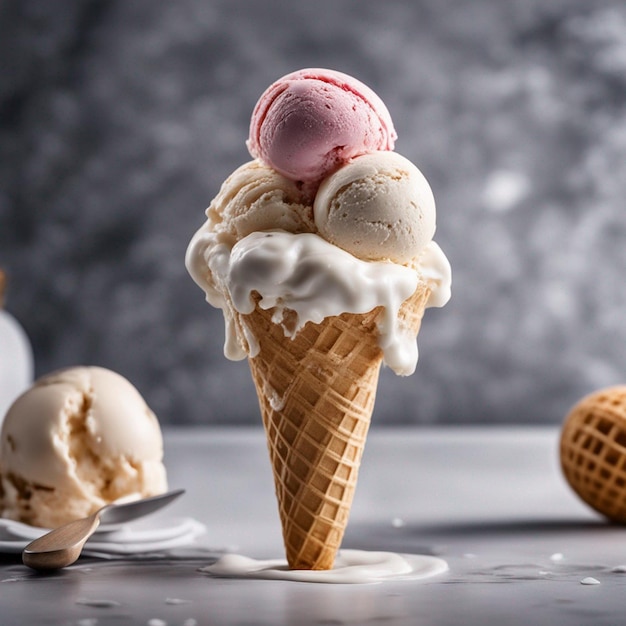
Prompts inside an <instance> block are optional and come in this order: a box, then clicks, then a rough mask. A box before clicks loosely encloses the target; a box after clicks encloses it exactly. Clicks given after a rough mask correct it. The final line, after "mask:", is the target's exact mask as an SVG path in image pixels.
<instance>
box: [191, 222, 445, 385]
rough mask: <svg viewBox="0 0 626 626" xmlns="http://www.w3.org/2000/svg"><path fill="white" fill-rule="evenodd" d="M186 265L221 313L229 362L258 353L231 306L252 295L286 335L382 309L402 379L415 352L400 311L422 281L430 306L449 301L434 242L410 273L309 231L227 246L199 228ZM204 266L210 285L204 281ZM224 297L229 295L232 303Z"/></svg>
mask: <svg viewBox="0 0 626 626" xmlns="http://www.w3.org/2000/svg"><path fill="white" fill-rule="evenodd" d="M187 267H188V269H189V271H190V273H191V275H192V277H193V278H194V280H195V281H196V283H198V285H199V286H201V287H202V288H203V289H204V290H205V292H206V294H207V300H208V301H209V302H210V303H211V304H212V305H213V306H218V307H219V308H221V309H223V311H224V318H225V322H226V343H225V348H224V352H225V354H226V356H227V357H228V358H230V359H232V360H240V359H243V358H246V357H247V356H251V357H254V356H256V351H257V350H258V344H257V342H256V340H255V338H254V336H253V335H252V333H251V332H250V331H249V329H248V328H246V327H245V325H242V326H244V327H243V328H241V330H240V331H239V332H242V333H243V334H244V337H243V338H240V337H238V336H237V332H238V328H237V326H236V325H235V324H234V323H233V312H232V311H231V310H230V307H231V306H232V307H233V308H234V309H235V311H237V312H239V313H242V314H248V313H251V312H252V311H253V310H254V307H255V301H254V299H253V298H252V294H253V292H257V293H258V294H260V296H261V299H260V301H259V306H260V308H262V309H271V308H275V314H274V318H273V321H274V322H275V323H277V324H281V325H282V326H283V330H284V332H285V335H286V336H289V337H293V336H295V335H296V334H297V332H298V331H299V330H300V329H302V328H303V327H304V325H305V324H307V323H308V322H313V323H316V324H318V323H320V322H321V321H322V320H323V319H325V318H326V317H331V316H334V315H341V314H342V313H367V312H368V311H371V310H372V309H374V308H376V307H378V306H382V307H383V309H384V313H383V315H382V317H381V321H380V325H379V332H380V336H379V344H380V347H381V349H382V350H383V358H384V361H385V363H386V364H387V365H388V366H389V367H390V368H391V369H392V370H393V371H394V372H395V373H396V374H399V375H405V376H406V375H409V374H412V373H413V371H414V370H415V366H416V364H417V358H418V351H417V344H416V342H415V340H414V338H413V337H407V333H406V332H403V328H402V327H401V325H400V323H399V322H398V310H399V309H400V306H401V305H402V303H403V302H404V300H406V299H407V298H408V297H409V296H410V295H411V294H412V293H413V292H414V291H415V289H416V287H417V285H418V281H419V280H427V281H428V282H429V283H430V284H431V285H432V291H431V295H430V298H429V301H428V303H427V306H443V304H445V303H446V302H447V300H448V299H449V297H450V265H449V262H448V260H447V258H446V257H445V255H444V254H443V252H442V251H441V248H439V246H438V245H437V244H436V243H435V242H430V243H429V244H428V246H427V247H426V249H425V250H424V252H423V254H422V256H421V257H420V263H419V266H418V268H417V270H414V269H412V268H409V267H406V266H404V265H400V264H396V263H391V262H385V261H362V260H361V259H358V258H357V257H355V256H353V255H352V254H350V253H348V252H346V251H345V250H342V249H341V248H338V247H337V246H334V245H332V244H330V243H329V242H327V241H326V240H324V239H322V238H321V237H319V236H318V235H316V234H312V233H300V234H292V233H287V232H284V231H278V230H276V231H264V232H256V233H252V234H250V235H248V236H247V237H244V238H243V239H241V240H240V241H238V242H237V243H236V244H235V245H234V246H233V247H232V248H231V247H230V246H229V245H227V244H226V243H219V240H218V238H216V237H215V236H214V235H211V234H210V233H207V232H205V231H204V229H201V230H200V231H199V232H198V233H197V234H196V236H195V237H194V240H193V241H192V243H191V245H190V246H189V251H188V254H187ZM207 267H208V268H209V270H210V271H211V274H212V278H213V281H214V282H215V285H211V284H210V283H209V282H208V281H207V279H206V270H207ZM222 293H228V294H230V302H227V301H226V299H225V298H224V297H223V296H222V295H221V294H222ZM286 310H289V311H293V312H295V314H296V321H295V325H288V324H287V323H286V321H285V320H286V318H285V311H286ZM292 321H293V318H290V322H292ZM240 339H243V341H241V340H240ZM242 344H243V345H247V346H248V349H249V354H247V353H246V351H245V350H244V349H243V347H242Z"/></svg>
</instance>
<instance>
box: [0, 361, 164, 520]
mask: <svg viewBox="0 0 626 626" xmlns="http://www.w3.org/2000/svg"><path fill="white" fill-rule="evenodd" d="M162 459H163V440H162V435H161V429H160V426H159V423H158V421H157V418H156V417H155V415H154V413H153V412H152V411H151V410H150V408H149V407H148V406H147V404H146V403H145V401H144V400H143V398H142V397H141V395H140V394H139V392H138V391H137V389H135V387H133V385H131V383H130V382H128V381H127V380H126V379H125V378H124V377H122V376H120V375H119V374H116V373H115V372H112V371H110V370H107V369H104V368H100V367H76V368H71V369H66V370H61V371H59V372H55V373H53V374H50V375H48V376H45V377H43V378H40V379H39V380H37V381H36V382H35V383H34V385H33V386H32V387H31V388H30V389H29V390H28V391H26V392H25V393H23V394H22V395H21V396H20V397H19V398H17V400H16V401H15V402H14V403H13V405H12V406H11V407H10V409H9V411H8V412H7V414H6V417H5V420H4V423H3V424H2V431H1V433H0V481H1V482H0V515H1V516H2V517H7V518H10V519H15V520H18V521H22V522H25V523H28V524H32V525H35V526H44V527H54V526H59V525H61V524H64V523H66V522H68V521H71V520H73V519H76V518H79V517H84V516H86V515H89V514H91V513H92V512H94V511H95V510H96V509H98V508H100V507H102V506H104V505H105V504H108V503H109V502H113V501H115V500H118V499H120V498H125V499H127V498H134V497H137V498H138V497H147V496H152V495H156V494H159V493H162V492H164V491H166V489H167V479H166V472H165V468H164V466H163V463H162Z"/></svg>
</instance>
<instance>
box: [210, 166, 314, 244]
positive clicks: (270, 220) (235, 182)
mask: <svg viewBox="0 0 626 626" xmlns="http://www.w3.org/2000/svg"><path fill="white" fill-rule="evenodd" d="M206 215H207V224H206V228H207V229H209V230H211V231H215V232H219V233H220V240H221V241H222V242H227V243H229V244H231V245H232V244H234V243H235V242H237V241H239V240H240V239H242V238H243V237H245V236H246V235H249V234H250V233H253V232H257V231H262V230H269V229H273V228H280V229H282V230H286V231H287V232H290V233H306V232H314V231H315V224H314V222H313V208H312V206H310V204H309V203H307V202H306V200H305V199H304V196H303V195H302V192H301V191H300V189H299V187H298V186H297V185H296V183H294V182H293V181H291V180H289V179H287V178H285V177H284V176H282V175H281V174H279V173H278V172H276V171H274V170H273V169H272V168H271V167H268V166H266V165H263V164H262V163H261V162H260V161H257V160H254V161H250V162H248V163H244V164H243V165H242V166H241V167H239V168H237V169H236V170H235V171H234V172H233V173H232V174H231V175H230V176H229V177H228V178H227V179H226V180H225V181H224V183H223V184H222V187H221V189H220V191H219V193H218V194H217V196H216V197H215V198H214V199H213V201H212V202H211V204H210V206H209V208H208V209H207V211H206Z"/></svg>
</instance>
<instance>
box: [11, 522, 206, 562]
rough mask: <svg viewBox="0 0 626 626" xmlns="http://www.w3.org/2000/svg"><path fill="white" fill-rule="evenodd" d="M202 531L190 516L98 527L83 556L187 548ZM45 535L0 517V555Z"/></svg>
mask: <svg viewBox="0 0 626 626" xmlns="http://www.w3.org/2000/svg"><path fill="white" fill-rule="evenodd" d="M205 531H206V527H205V526H204V524H201V523H200V522H198V521H197V520H195V519H193V518H190V517H177V518H169V519H167V518H146V519H141V520H136V521H134V522H129V523H128V524H122V525H116V526H114V527H108V528H107V527H103V528H99V529H98V531H97V532H96V533H94V534H93V535H92V536H91V537H90V538H89V539H88V540H87V543H86V544H85V549H84V550H83V554H86V555H87V554H90V553H96V552H97V553H106V554H139V553H145V552H154V551H158V550H165V549H167V548H173V547H180V546H185V545H189V544H190V543H193V541H194V540H195V539H196V538H197V537H199V536H200V535H202V534H203V533H204V532H205ZM46 532H48V531H47V530H46V529H45V528H36V527H34V526H29V525H27V524H22V523H20V522H14V521H12V520H7V519H4V518H0V553H5V554H7V553H11V554H16V553H19V552H21V551H22V550H23V549H24V548H25V547H26V546H27V544H28V543H30V542H31V541H32V540H33V539H36V538H37V537H41V535H43V534H45V533H46Z"/></svg>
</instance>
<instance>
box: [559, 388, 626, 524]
mask: <svg viewBox="0 0 626 626" xmlns="http://www.w3.org/2000/svg"><path fill="white" fill-rule="evenodd" d="M560 453H561V467H562V469H563V473H564V475H565V478H566V479H567V481H568V483H569V484H570V486H571V487H572V489H573V490H574V491H575V492H576V493H577V494H578V495H579V496H580V498H581V499H582V500H583V501H584V502H586V503H587V504H588V505H589V506H591V507H592V508H594V509H595V510H596V511H598V512H599V513H601V514H602V515H604V516H606V517H607V518H609V519H610V520H613V521H615V522H620V523H626V386H624V385H622V386H618V387H609V388H607V389H602V390H600V391H597V392H595V393H593V394H591V395H589V396H586V397H585V398H583V399H582V400H581V401H580V402H578V404H576V405H575V406H574V407H573V408H572V410H571V411H570V413H569V414H568V416H567V418H566V419H565V422H564V424H563V429H562V432H561V443H560Z"/></svg>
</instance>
